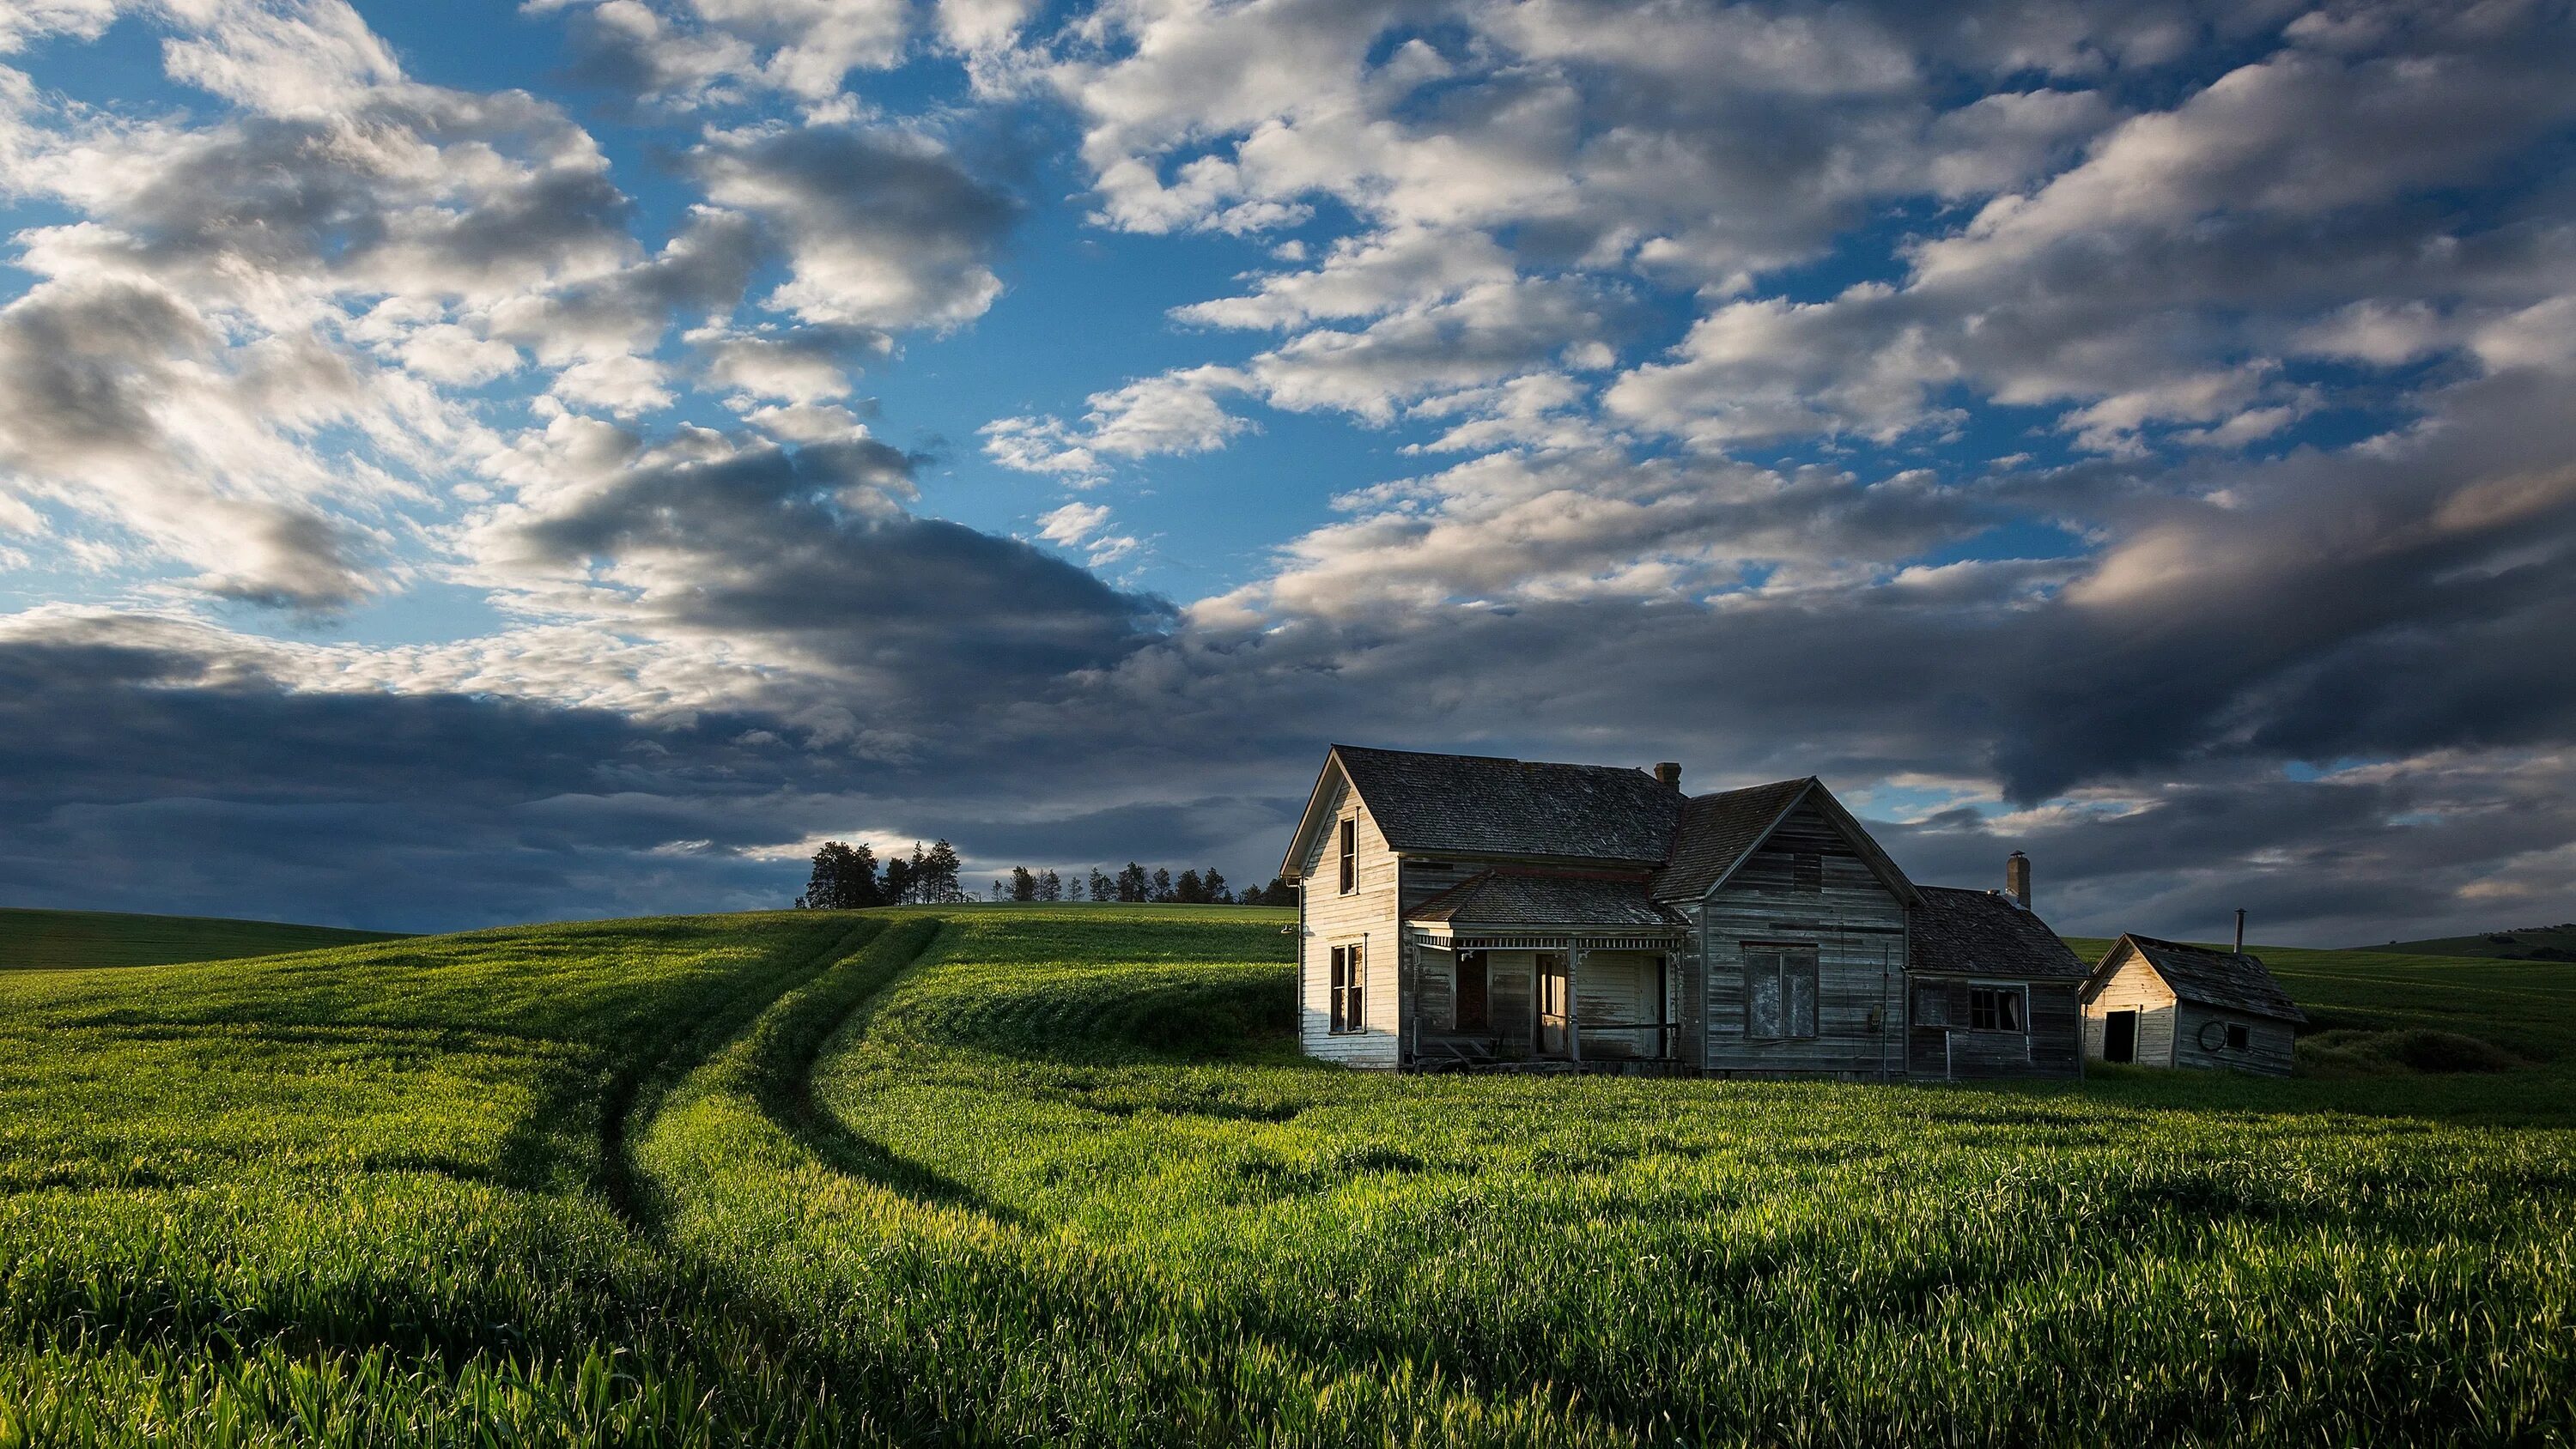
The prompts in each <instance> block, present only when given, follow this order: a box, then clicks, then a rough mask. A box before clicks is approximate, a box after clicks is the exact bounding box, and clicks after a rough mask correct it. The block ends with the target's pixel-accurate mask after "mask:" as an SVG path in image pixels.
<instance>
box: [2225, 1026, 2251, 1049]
mask: <svg viewBox="0 0 2576 1449" xmlns="http://www.w3.org/2000/svg"><path fill="white" fill-rule="evenodd" d="M2249 1040H2251V1034H2250V1033H2249V1032H2247V1031H2246V1030H2245V1023H2243V1022H2241V1021H2238V1022H2230V1023H2228V1027H2227V1049H2228V1050H2229V1051H2232V1052H2241V1051H2243V1050H2245V1044H2246V1042H2247V1041H2249Z"/></svg>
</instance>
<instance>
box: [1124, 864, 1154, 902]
mask: <svg viewBox="0 0 2576 1449" xmlns="http://www.w3.org/2000/svg"><path fill="white" fill-rule="evenodd" d="M1153 898H1154V883H1153V882H1152V881H1151V880H1149V879H1147V878H1146V875H1145V867H1143V866H1141V865H1138V864H1137V863H1136V862H1134V861H1132V860H1131V861H1129V862H1127V867H1126V869H1124V870H1121V871H1120V872H1118V899H1119V900H1120V901H1121V902H1123V903H1125V904H1127V905H1131V906H1135V905H1143V904H1144V903H1145V902H1147V901H1150V900H1152V899H1153Z"/></svg>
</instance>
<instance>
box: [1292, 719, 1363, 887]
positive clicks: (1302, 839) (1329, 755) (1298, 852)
mask: <svg viewBox="0 0 2576 1449" xmlns="http://www.w3.org/2000/svg"><path fill="white" fill-rule="evenodd" d="M1335 770H1339V771H1341V773H1342V778H1343V779H1344V780H1345V781H1348V782H1349V783H1350V787H1351V793H1352V794H1354V795H1357V794H1358V793H1359V792H1360V787H1359V782H1358V781H1356V780H1352V779H1351V772H1350V767H1349V766H1347V765H1344V764H1343V763H1342V747H1341V746H1339V745H1327V746H1325V748H1324V767H1323V768H1322V769H1320V770H1317V771H1316V772H1315V786H1314V788H1313V789H1311V790H1308V791H1307V792H1306V808H1305V810H1304V811H1303V812H1302V813H1301V814H1299V815H1298V817H1297V832H1296V833H1295V834H1294V835H1291V836H1289V837H1288V858H1287V859H1286V860H1283V861H1281V862H1280V864H1279V878H1280V879H1281V880H1284V881H1286V882H1288V883H1289V884H1290V885H1296V884H1297V883H1299V882H1300V881H1302V880H1304V879H1305V876H1306V871H1305V860H1306V842H1307V841H1308V840H1309V839H1311V838H1313V834H1312V833H1313V831H1314V829H1315V809H1316V807H1317V806H1319V805H1321V804H1322V803H1323V801H1324V783H1325V782H1326V781H1328V780H1330V779H1332V778H1333V772H1334V771H1335Z"/></svg>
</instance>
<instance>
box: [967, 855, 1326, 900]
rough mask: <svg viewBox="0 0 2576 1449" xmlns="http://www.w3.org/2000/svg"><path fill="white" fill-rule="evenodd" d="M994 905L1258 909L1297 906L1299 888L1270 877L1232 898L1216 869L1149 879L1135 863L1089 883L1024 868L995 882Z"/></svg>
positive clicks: (1161, 870) (1097, 872)
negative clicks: (1081, 902) (1074, 903)
mask: <svg viewBox="0 0 2576 1449" xmlns="http://www.w3.org/2000/svg"><path fill="white" fill-rule="evenodd" d="M993 899H995V900H997V901H1063V900H1074V901H1079V900H1094V901H1125V902H1127V903H1128V904H1130V905H1138V904H1161V905H1177V906H1235V905H1242V906H1261V905H1295V904H1296V903H1297V888H1296V887H1295V886H1292V885H1290V884H1288V883H1287V882H1286V881H1283V880H1280V879H1279V878H1278V877H1276V876H1273V877H1271V880H1270V884H1268V885H1266V886H1247V887H1245V888H1244V891H1243V894H1241V895H1239V896H1238V895H1236V894H1235V891H1234V887H1232V886H1230V885H1228V884H1226V879H1225V876H1224V874H1223V873H1222V872H1220V871H1218V870H1217V869H1216V868H1215V867H1213V866H1211V867H1209V868H1208V869H1207V870H1204V871H1198V870H1184V871H1182V872H1181V873H1180V874H1179V875H1177V876H1175V875H1173V874H1172V872H1171V871H1170V870H1169V869H1168V868H1166V867H1161V866H1157V867H1156V868H1155V869H1154V872H1153V873H1152V874H1151V875H1148V874H1147V873H1146V871H1145V867H1143V866H1141V865H1138V864H1137V863H1136V862H1134V861H1132V860H1131V861H1129V862H1127V865H1126V868H1125V869H1123V870H1121V871H1119V872H1118V873H1117V874H1116V875H1111V874H1109V873H1108V872H1107V871H1104V870H1101V869H1100V868H1098V867H1097V866H1095V867H1093V868H1092V871H1091V875H1090V878H1089V879H1087V880H1086V879H1082V878H1079V877H1077V878H1076V879H1074V880H1071V881H1067V880H1065V879H1064V878H1063V877H1061V876H1059V875H1057V874H1056V873H1055V872H1054V871H1051V870H1040V871H1032V870H1030V869H1029V868H1028V867H1027V866H1024V865H1015V866H1012V867H1011V878H1010V879H1009V880H1008V881H998V880H997V881H995V882H993Z"/></svg>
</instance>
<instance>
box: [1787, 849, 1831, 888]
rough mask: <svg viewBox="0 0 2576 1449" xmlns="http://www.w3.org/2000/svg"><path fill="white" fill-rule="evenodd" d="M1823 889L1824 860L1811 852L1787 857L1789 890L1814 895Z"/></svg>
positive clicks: (1801, 852) (1803, 851) (1802, 852)
mask: <svg viewBox="0 0 2576 1449" xmlns="http://www.w3.org/2000/svg"><path fill="white" fill-rule="evenodd" d="M1824 888H1825V858H1824V857H1823V856H1821V855H1818V854H1816V853H1815V852H1814V851H1812V850H1802V851H1799V852H1798V853H1797V854H1795V855H1793V856H1790V857H1789V889H1791V890H1793V891H1804V892H1806V893H1807V894H1809V895H1814V894H1816V893H1817V892H1819V891H1821V890H1823V889H1824Z"/></svg>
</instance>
